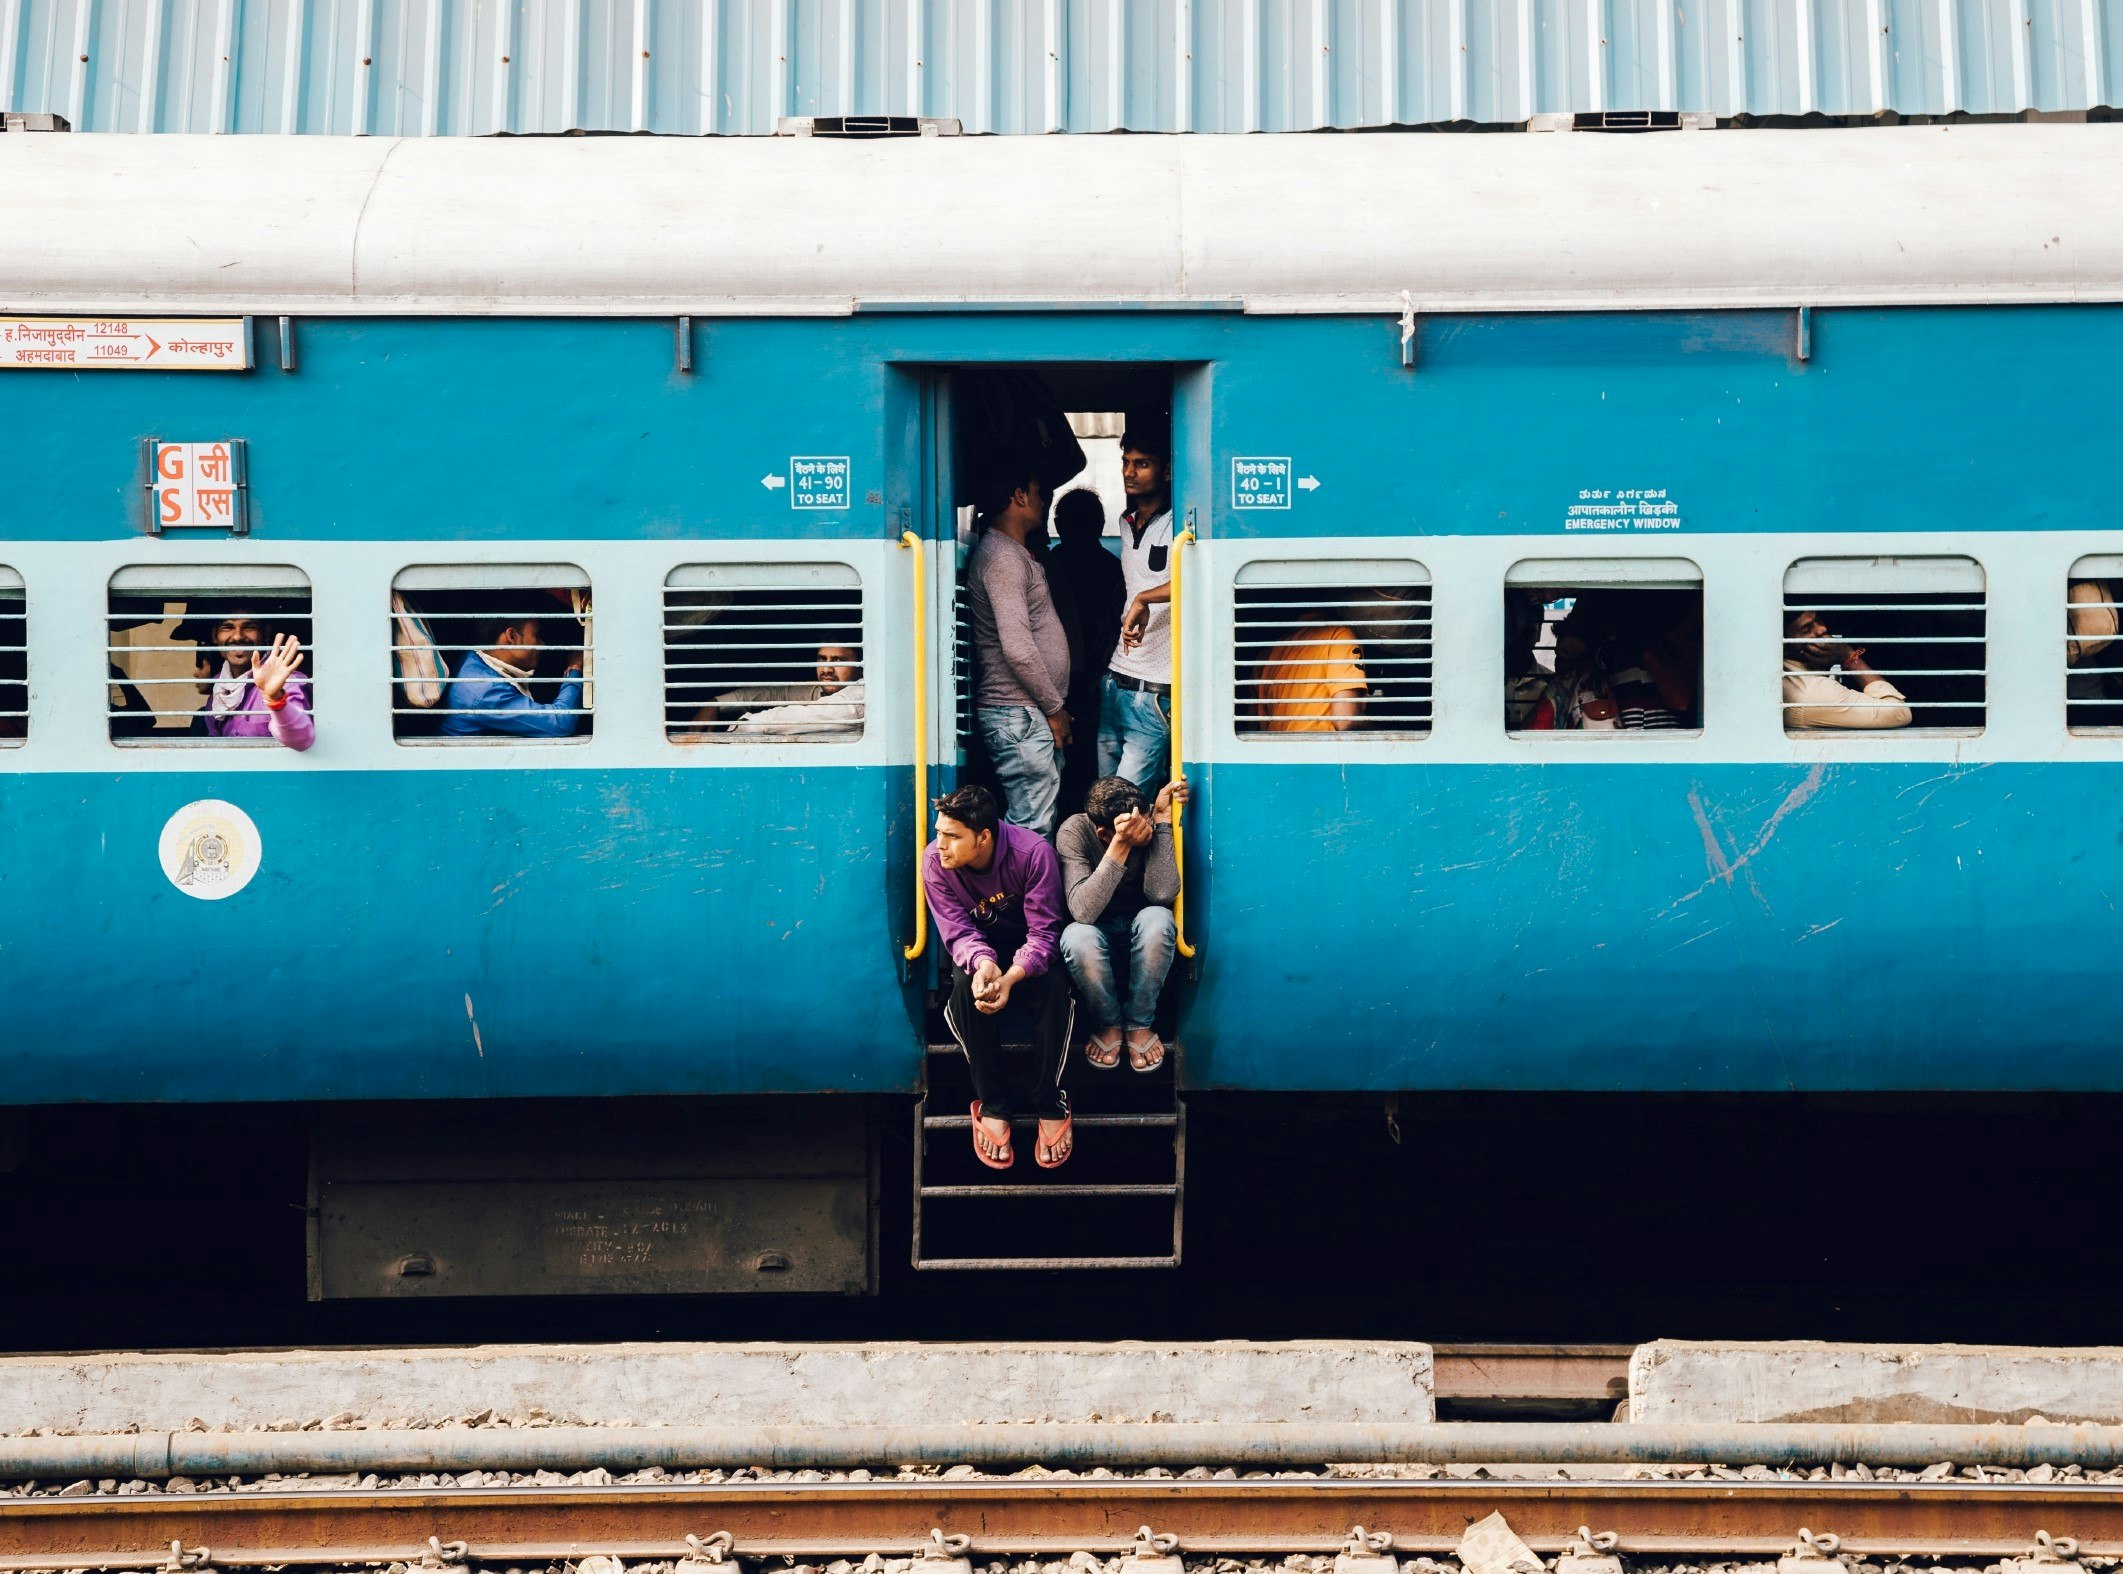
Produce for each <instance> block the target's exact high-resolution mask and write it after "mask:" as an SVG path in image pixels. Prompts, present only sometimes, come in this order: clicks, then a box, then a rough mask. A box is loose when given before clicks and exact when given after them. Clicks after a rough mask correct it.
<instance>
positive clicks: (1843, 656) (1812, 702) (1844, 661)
mask: <svg viewBox="0 0 2123 1574" xmlns="http://www.w3.org/2000/svg"><path fill="white" fill-rule="evenodd" d="M1784 634H1785V649H1786V650H1787V652H1788V654H1787V655H1786V656H1785V657H1784V725H1785V726H1786V727H1788V728H1792V729H1794V730H1807V729H1811V728H1816V727H1906V726H1908V725H1909V702H1908V701H1907V700H1905V699H1904V698H1903V697H1902V691H1901V690H1900V689H1898V688H1896V687H1895V686H1894V685H1893V684H1892V683H1889V682H1888V681H1887V680H1886V679H1885V678H1883V677H1881V676H1880V675H1879V674H1878V673H1877V672H1874V671H1873V670H1872V668H1871V667H1870V666H1868V665H1867V664H1866V661H1865V652H1864V649H1863V648H1862V647H1860V646H1857V645H1847V644H1844V643H1842V642H1840V641H1838V640H1837V639H1836V637H1835V636H1834V635H1833V634H1831V633H1829V632H1828V625H1827V624H1825V623H1823V622H1822V621H1821V617H1820V614H1819V613H1816V612H1794V613H1793V614H1792V615H1791V621H1790V622H1789V623H1787V624H1786V625H1785V628H1784ZM1801 640H1803V641H1805V642H1806V643H1804V644H1799V645H1798V646H1797V648H1796V649H1793V648H1792V647H1793V644H1794V642H1797V641H1801ZM1835 669H1841V676H1840V677H1838V676H1837V675H1836V671H1835Z"/></svg>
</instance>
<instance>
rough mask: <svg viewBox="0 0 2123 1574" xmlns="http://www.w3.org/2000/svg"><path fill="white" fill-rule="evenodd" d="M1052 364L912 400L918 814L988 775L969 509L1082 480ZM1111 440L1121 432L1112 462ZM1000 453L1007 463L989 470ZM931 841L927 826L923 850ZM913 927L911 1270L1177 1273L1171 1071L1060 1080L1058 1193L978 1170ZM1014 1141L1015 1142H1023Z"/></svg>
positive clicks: (1011, 1027)
mask: <svg viewBox="0 0 2123 1574" xmlns="http://www.w3.org/2000/svg"><path fill="white" fill-rule="evenodd" d="M1051 370H1055V369H1053V368H1042V367H1038V366H996V367H977V368H975V367H959V368H952V369H944V368H936V369H929V370H925V371H924V372H923V373H921V374H920V376H919V381H918V387H917V389H916V390H915V391H914V392H913V395H912V401H911V405H910V412H909V425H908V428H907V434H906V435H907V440H908V441H907V451H909V452H913V453H918V454H919V455H920V456H921V459H920V464H921V469H922V472H923V473H922V475H921V477H920V478H919V481H918V483H917V484H915V485H913V486H911V487H910V489H909V492H908V494H907V496H908V498H909V503H908V510H907V519H908V523H907V525H906V532H907V534H908V535H909V536H911V537H915V538H918V540H917V541H916V542H912V543H910V544H909V550H910V551H919V552H921V553H923V554H924V559H923V561H924V565H925V572H926V575H927V579H926V585H925V589H924V592H923V600H922V606H923V608H924V609H925V611H926V613H927V618H928V628H929V631H930V633H929V637H928V639H927V641H926V645H925V648H924V650H923V652H922V655H921V657H920V666H919V676H920V678H921V682H922V686H923V689H924V698H925V704H926V709H925V713H924V714H923V715H922V716H921V717H920V718H919V719H918V721H917V723H916V736H917V737H918V739H919V741H920V742H921V744H922V745H923V747H924V748H925V749H926V750H927V753H926V754H925V756H923V757H922V759H920V760H919V761H917V767H916V770H915V771H914V772H913V773H912V774H913V777H914V778H915V780H916V784H917V785H916V788H915V791H916V792H917V793H919V794H921V795H922V797H921V805H922V812H923V813H924V814H926V813H927V802H926V800H927V799H928V798H930V797H934V796H936V795H937V794H939V793H942V792H945V791H948V790H950V789H951V788H952V787H955V786H957V785H959V784H961V783H962V782H966V781H984V782H990V783H992V777H991V775H990V772H989V769H988V764H987V761H986V758H985V755H984V752H983V750H982V747H981V743H980V740H979V737H978V731H977V728H976V726H975V717H974V705H973V701H974V682H975V676H976V675H975V671H974V652H973V645H972V638H971V632H970V620H969V619H968V618H967V616H966V611H967V608H966V596H965V584H966V567H967V563H968V560H969V558H970V556H971V554H972V549H973V544H974V539H975V531H974V516H975V510H974V506H973V501H974V499H975V497H976V496H978V495H979V494H980V492H981V491H982V490H983V486H984V483H985V482H988V481H991V480H994V479H996V478H997V472H998V471H999V470H1006V469H1010V468H1019V469H1025V470H1029V471H1031V472H1034V473H1038V474H1039V475H1040V476H1041V478H1042V479H1044V480H1047V481H1048V483H1049V485H1050V487H1052V488H1054V489H1056V490H1059V489H1061V488H1062V487H1064V486H1065V485H1066V484H1067V483H1069V482H1071V481H1073V480H1076V479H1077V478H1078V477H1079V475H1080V474H1081V473H1082V472H1083V471H1084V470H1085V464H1086V461H1085V455H1084V450H1083V447H1082V445H1081V444H1080V442H1079V440H1078V437H1077V436H1076V434H1075V431H1074V429H1073V427H1072V424H1071V417H1070V415H1069V414H1068V413H1067V412H1068V410H1069V409H1073V408H1074V406H1065V405H1064V403H1063V402H1062V400H1061V399H1060V398H1058V397H1057V396H1056V390H1055V389H1054V388H1051V387H1050V385H1049V382H1048V377H1047V375H1046V374H1047V372H1048V371H1051ZM1082 380H1083V377H1082V374H1081V372H1080V371H1079V374H1078V381H1079V382H1081V381H1082ZM1117 439H1118V433H1117V432H1116V433H1114V434H1113V439H1112V440H1113V442H1114V443H1115V444H1116V452H1117ZM1002 455H1008V456H1010V458H1009V459H1008V460H1006V461H1004V462H1002V463H1000V464H998V462H997V461H998V457H999V456H1002ZM1096 733H1097V718H1096V717H1095V716H1086V717H1084V718H1082V719H1081V721H1080V723H1079V739H1078V742H1077V743H1076V744H1075V745H1073V747H1081V748H1087V749H1088V748H1093V747H1095V738H1096ZM910 823H911V821H910ZM927 834H928V825H927V823H926V821H924V823H923V826H922V835H923V838H924V842H926V838H927ZM917 856H918V850H917ZM911 863H912V860H910V866H911ZM916 922H917V926H918V927H917V934H916V940H917V944H916V945H911V946H910V947H909V950H910V952H912V953H917V954H910V955H909V957H908V978H909V984H910V987H911V988H912V989H913V990H914V991H916V993H917V996H918V997H920V998H922V999H924V1000H925V1001H926V1003H927V1005H928V1009H927V1010H926V1012H925V1013H924V1017H925V1021H926V1023H927V1027H928V1033H927V1039H928V1043H927V1050H928V1053H927V1055H926V1057H925V1062H924V1065H925V1074H924V1077H923V1084H922V1095H921V1098H920V1099H919V1101H918V1102H917V1104H916V1107H915V1111H914V1132H913V1147H914V1165H913V1177H912V1179H913V1199H912V1201H913V1228H912V1253H911V1261H912V1266H913V1267H914V1268H916V1269H917V1270H923V1271H936V1270H945V1271H949V1270H960V1271H965V1270H989V1271H995V1270H1002V1271H1009V1270H1027V1269H1033V1270H1053V1269H1063V1268H1079V1269H1081V1268H1093V1269H1098V1268H1104V1269H1115V1268H1175V1267H1177V1266H1178V1265H1179V1261H1180V1228H1181V1218H1182V1196H1183V1187H1184V1182H1185V1125H1184V1120H1185V1116H1184V1111H1183V1109H1182V1108H1181V1106H1180V1104H1179V1101H1178V1098H1177V1079H1176V1076H1175V1074H1174V1071H1169V1070H1168V1071H1166V1072H1164V1073H1162V1074H1159V1075H1153V1076H1148V1077H1139V1076H1118V1077H1115V1076H1098V1075H1097V1074H1093V1075H1092V1076H1091V1077H1088V1078H1086V1077H1075V1076H1069V1075H1068V1074H1067V1073H1065V1080H1066V1082H1067V1084H1068V1086H1069V1087H1070V1090H1071V1096H1072V1098H1073V1099H1075V1100H1076V1102H1077V1109H1076V1122H1077V1126H1078V1129H1079V1130H1080V1131H1081V1132H1082V1133H1083V1135H1082V1137H1080V1139H1079V1151H1078V1154H1077V1156H1076V1157H1075V1158H1074V1159H1072V1160H1071V1163H1070V1173H1069V1175H1068V1176H1067V1178H1066V1182H1065V1183H1060V1184H1057V1183H1053V1182H1048V1183H1046V1184H1043V1185H1035V1184H1033V1181H1034V1180H1035V1179H1036V1177H1035V1176H1033V1175H1032V1174H1031V1172H1030V1166H1029V1165H1022V1166H1021V1167H1020V1173H1019V1174H1016V1175H1010V1176H996V1175H994V1174H992V1173H991V1172H989V1171H986V1170H984V1169H982V1168H980V1167H979V1166H978V1165H977V1163H976V1162H975V1161H974V1158H973V1154H972V1150H971V1142H970V1136H969V1128H970V1127H971V1124H972V1121H971V1116H970V1114H969V1112H968V1109H969V1099H970V1096H971V1083H970V1077H969V1073H968V1069H967V1067H966V1065H965V1062H964V1058H963V1056H962V1054H961V1053H960V1051H959V1048H958V1045H957V1044H956V1042H955V1041H954V1040H953V1039H952V1037H951V1034H950V1031H949V1028H948V1026H947V1025H946V1024H945V1022H944V1020H943V1016H942V1013H941V1011H940V1010H939V1009H937V996H936V994H935V993H934V992H933V991H934V990H935V989H936V987H937V985H938V984H940V983H941V981H942V980H943V979H944V978H945V977H946V976H947V974H946V971H945V964H946V958H945V957H944V955H943V954H942V946H941V944H940V938H939V936H938V935H937V934H936V932H935V929H934V926H933V924H930V923H929V922H928V920H927V916H926V915H925V914H923V915H920V916H918V917H917V920H916ZM1003 1032H1004V1040H1005V1045H1006V1047H1008V1046H1010V1045H1011V1044H1012V1043H1013V1041H1015V1040H1016V1039H1018V1037H1019V1032H1018V1029H1017V1026H1016V1024H1015V1022H1014V1019H1013V1018H1012V1017H1010V1016H1008V1015H1006V1016H1005V1018H1004V1028H1003ZM1020 1047H1022V1048H1024V1049H1025V1050H1027V1051H1029V1048H1030V1046H1029V1045H1023V1046H1020ZM1168 1065H1175V1062H1168ZM1175 1069H1176V1066H1175ZM1024 1135H1025V1134H1021V1137H1020V1145H1021V1147H1029V1143H1028V1142H1025V1141H1024Z"/></svg>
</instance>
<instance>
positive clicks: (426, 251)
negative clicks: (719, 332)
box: [0, 124, 2123, 316]
mask: <svg viewBox="0 0 2123 1574" xmlns="http://www.w3.org/2000/svg"><path fill="white" fill-rule="evenodd" d="M2118 170H2123V125H2108V124H2090V125H1983V126H1978V125H1956V126H1931V127H1892V128H1890V127H1878V128H1867V129H1861V130H1828V129H1808V130H1747V131H1697V132H1674V133H1664V134H1658V135H1647V136H1608V135H1593V134H1585V133H1563V134H1555V135H1532V134H1522V135H1506V134H1497V135H1461V136H1447V135H1407V134H1342V135H1337V134H1324V135H1295V134H1293V135H1273V136H1252V137H1195V138H1184V137H1160V136H1111V137H1053V138H1026V139H1001V138H908V139H901V140H888V141H839V140H828V139H818V138H762V139H742V140H731V139H708V138H664V137H594V138H575V137H564V138H520V139H481V140H457V139H416V138H408V139H381V138H375V139H371V138H324V137H262V136H261V137H240V138H239V137H212V136H165V137H139V136H127V135H119V134H113V135H82V134H72V135H42V136H38V135H9V136H0V214H5V215H7V218H8V222H7V223H6V224H5V226H0V309H4V310H13V311H18V312H37V311H67V312H91V313H93V312H106V313H111V314H119V313H124V314H129V315H142V314H147V313H150V312H168V313H177V314H188V313H201V314H203V313H225V312H247V313H261V314H263V313H285V314H296V315H327V316H340V315H378V316H388V315H422V314H438V315H452V316H455V315H498V316H508V315H604V316H660V315H680V314H692V315H700V316H718V315H783V314H798V315H831V314H838V313H848V312H854V311H858V310H885V309H892V308H895V307H898V308H938V307H953V306H958V307H967V308H988V309H997V308H1016V307H1023V308H1028V309H1049V308H1059V309H1072V308H1093V307H1098V306H1102V305H1115V306H1141V305H1152V306H1163V307H1171V308H1185V307H1204V308H1218V307H1239V306H1243V307H1244V308H1245V309H1247V310H1251V311H1266V312H1292V311H1327V312H1365V311H1398V310H1400V309H1402V306H1403V304H1404V297H1403V293H1402V292H1404V291H1405V292H1407V293H1406V296H1405V304H1407V305H1412V306H1413V307H1414V308H1415V309H1416V310H1418V311H1422V312H1460V311H1483V312H1493V311H1568V310H1607V309H1620V308H1630V309H1645V308H1682V309H1702V308H1744V307H1772V306H1795V305H1814V306H1837V305H1844V306H1899V305H1930V304H1996V303H2022V302H2030V303H2031V302H2070V301H2114V300H2119V299H2123V179H2119V178H2118V174H2117V172H2118Z"/></svg>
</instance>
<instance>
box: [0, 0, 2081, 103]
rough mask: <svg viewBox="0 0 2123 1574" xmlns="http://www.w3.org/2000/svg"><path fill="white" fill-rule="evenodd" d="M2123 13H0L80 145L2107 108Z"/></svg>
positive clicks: (1556, 8)
mask: <svg viewBox="0 0 2123 1574" xmlns="http://www.w3.org/2000/svg"><path fill="white" fill-rule="evenodd" d="M2119 47H2123V0H1692V3H1689V0H0V106H4V107H7V108H13V109H26V110H33V111H53V112H57V113H59V114H62V115H65V116H66V117H67V118H68V119H69V120H70V121H71V122H72V123H73V125H74V126H75V128H76V129H77V130H85V131H273V132H284V131H300V132H328V133H339V134H356V135H359V134H379V135H381V134H388V135H405V136H421V135H430V136H432V135H438V134H440V135H454V136H467V135H482V134H487V133H492V132H497V131H515V132H558V131H566V130H571V129H585V130H595V131H656V132H665V133H677V134H697V133H702V132H719V133H748V134H759V133H763V132H766V131H769V130H771V129H772V127H773V125H774V122H775V120H776V119H777V118H778V117H779V116H783V115H837V114H895V115H907V114H923V115H951V116H957V117H958V118H959V119H960V120H962V121H963V122H964V123H965V128H966V130H968V131H970V132H1002V133H1031V132H1048V131H1110V130H1117V129H1127V130H1132V131H1288V130H1303V129H1306V128H1310V127H1322V126H1341V127H1358V126H1376V125H1391V124H1429V123H1441V122H1449V121H1457V120H1472V121H1480V122H1489V123H1511V122H1517V121H1523V120H1525V119H1526V118H1528V116H1530V115H1532V114H1536V113H1553V112H1561V111H1584V110H1611V109H1679V110H1697V111H1708V112H1711V113H1715V114H1719V115H1734V114H1740V113H1748V114H1755V115H1804V114H1809V113H1815V112H1819V113H1825V114H1832V115H1864V114H1872V113H1875V112H1879V111H1894V112H1898V113H1901V114H1925V115H1936V114H1944V113H1948V112H1952V111H1965V112H1969V113H1976V114H2009V113H2016V112H2020V111H2024V110H2042V111H2072V110H2083V109H2088V108H2092V107H2095V106H2104V105H2107V104H2110V103H2111V102H2113V100H2114V98H2115V97H2116V78H2117V74H2118V71H2119V69H2123V66H2119V63H2118V60H2117V51H2118V49H2119Z"/></svg>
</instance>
